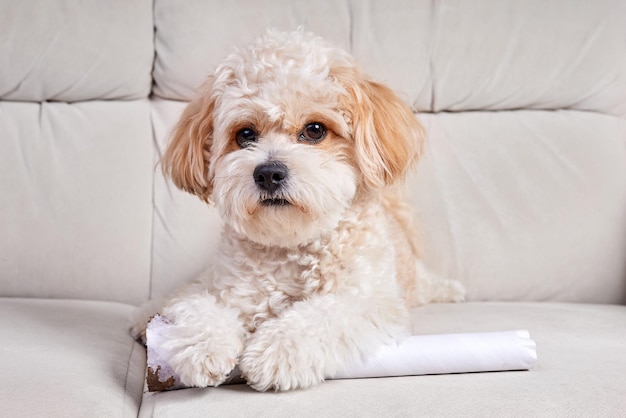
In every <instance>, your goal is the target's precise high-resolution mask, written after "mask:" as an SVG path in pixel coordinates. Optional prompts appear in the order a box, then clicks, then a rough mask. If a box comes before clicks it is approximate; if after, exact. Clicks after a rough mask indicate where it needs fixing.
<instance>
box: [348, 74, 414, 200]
mask: <svg viewBox="0 0 626 418" xmlns="http://www.w3.org/2000/svg"><path fill="white" fill-rule="evenodd" d="M344 85H346V88H347V90H348V94H349V95H350V96H351V98H352V100H353V102H352V103H348V106H349V109H347V111H348V112H350V113H351V115H352V124H353V136H354V141H355V155H356V160H357V164H358V165H359V167H360V169H361V173H362V175H363V179H364V181H365V183H366V184H367V185H369V186H371V187H375V188H379V187H382V186H385V185H390V184H393V183H394V182H396V181H397V180H400V179H402V178H404V176H405V174H406V172H407V171H408V170H409V169H410V168H411V166H412V165H413V164H414V163H415V161H417V158H418V156H419V153H420V151H421V147H422V142H423V139H424V130H423V128H422V126H421V125H420V123H419V122H418V121H417V118H416V117H415V115H414V114H413V112H412V111H411V109H410V108H409V107H408V106H407V105H406V104H405V103H404V102H403V101H402V100H400V98H399V97H398V96H396V95H395V94H394V93H393V91H392V90H391V89H389V88H388V87H386V86H384V85H382V84H379V83H376V82H373V81H370V80H367V79H365V78H363V76H361V75H360V74H357V75H356V76H352V77H351V79H348V80H347V81H346V80H344Z"/></svg>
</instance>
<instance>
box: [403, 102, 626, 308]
mask: <svg viewBox="0 0 626 418" xmlns="http://www.w3.org/2000/svg"><path fill="white" fill-rule="evenodd" d="M420 120H422V122H423V124H424V126H425V127H426V129H427V132H428V142H427V143H426V147H425V149H426V152H425V156H424V159H423V160H422V161H421V163H420V165H419V166H418V169H417V170H416V172H414V173H413V174H412V177H411V179H410V181H409V187H408V189H409V196H410V198H411V201H412V202H413V204H414V206H415V208H416V213H417V214H418V219H419V227H420V230H421V232H422V234H421V236H422V238H423V249H422V251H423V254H424V259H425V261H426V264H427V265H428V266H430V268H432V269H433V270H435V271H437V272H439V273H440V274H441V275H443V276H448V277H454V278H458V279H460V280H461V281H463V283H465V285H466V287H467V290H468V299H469V300H538V301H542V300H552V301H557V300H560V301H577V302H604V303H624V302H626V261H625V259H624V256H625V255H626V146H625V144H626V120H623V119H618V118H616V117H612V116H607V115H601V114H597V113H592V112H580V111H572V110H562V111H557V112H548V111H528V110H524V111H522V110H520V111H510V112H461V113H441V114H435V115H430V114H422V115H420ZM600 283H602V285H599V284H600Z"/></svg>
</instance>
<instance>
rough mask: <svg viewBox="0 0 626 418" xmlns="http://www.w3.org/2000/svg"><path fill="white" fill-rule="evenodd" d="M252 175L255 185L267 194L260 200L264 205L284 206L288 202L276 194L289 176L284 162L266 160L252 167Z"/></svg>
mask: <svg viewBox="0 0 626 418" xmlns="http://www.w3.org/2000/svg"><path fill="white" fill-rule="evenodd" d="M252 175H253V177H254V182H255V183H256V185H257V187H258V188H259V189H260V190H261V191H262V192H264V194H267V196H268V197H267V198H264V199H263V200H262V201H261V203H262V204H263V205H264V206H284V205H288V204H289V202H288V201H287V200H286V199H283V198H280V197H279V196H278V195H277V194H278V192H279V191H280V190H281V189H282V188H284V187H285V183H286V181H287V178H288V176H289V169H288V168H287V166H286V165H285V164H283V163H281V162H278V161H267V162H265V163H263V164H259V165H258V166H257V167H256V168H255V169H254V173H253V174H252Z"/></svg>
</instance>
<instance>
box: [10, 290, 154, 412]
mask: <svg viewBox="0 0 626 418" xmlns="http://www.w3.org/2000/svg"><path fill="white" fill-rule="evenodd" d="M134 309H135V308H134V307H133V306H131V305H125V304H121V303H115V302H91V301H76V300H52V299H49V300H42V299H18V298H0V341H1V344H0V359H1V360H0V361H1V363H0V364H1V365H2V367H1V370H2V371H1V374H2V390H0V405H2V414H1V415H2V416H7V417H15V416H42V417H43V416H48V417H57V416H58V417H120V416H137V413H138V410H139V406H140V403H141V393H142V390H143V380H144V368H145V350H144V349H143V347H142V346H141V345H140V344H138V343H136V342H135V341H134V340H133V338H132V337H131V336H130V335H129V333H128V325H129V322H128V318H129V315H130V313H131V312H132V311H133V310H134Z"/></svg>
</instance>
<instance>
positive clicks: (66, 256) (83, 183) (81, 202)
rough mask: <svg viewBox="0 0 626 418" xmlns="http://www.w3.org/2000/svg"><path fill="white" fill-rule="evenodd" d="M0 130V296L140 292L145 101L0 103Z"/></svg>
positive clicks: (114, 296) (127, 296) (145, 282)
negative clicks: (0, 201)
mask: <svg viewBox="0 0 626 418" xmlns="http://www.w3.org/2000/svg"><path fill="white" fill-rule="evenodd" d="M0 132H2V134H1V135H0V142H1V144H2V145H1V149H2V152H0V196H2V197H1V199H2V205H0V231H2V232H1V236H0V254H1V255H0V271H1V274H0V295H1V296H35V297H57V298H85V299H108V300H118V301H124V302H132V303H140V302H141V301H143V300H145V298H146V297H147V296H148V289H149V278H150V250H151V244H150V238H151V228H152V218H151V210H152V170H153V150H152V140H151V130H150V106H149V104H148V101H147V100H141V101H126V102H104V101H100V102H99V101H90V102H81V103H74V104H67V103H60V102H43V103H24V102H6V101H0Z"/></svg>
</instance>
